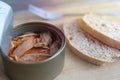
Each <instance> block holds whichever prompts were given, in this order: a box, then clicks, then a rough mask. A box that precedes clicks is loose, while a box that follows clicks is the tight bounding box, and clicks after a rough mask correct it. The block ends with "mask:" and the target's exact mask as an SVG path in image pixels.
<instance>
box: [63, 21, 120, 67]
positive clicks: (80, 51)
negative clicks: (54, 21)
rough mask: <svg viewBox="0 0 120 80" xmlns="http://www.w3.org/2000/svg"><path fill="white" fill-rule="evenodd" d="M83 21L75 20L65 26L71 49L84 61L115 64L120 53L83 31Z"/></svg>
mask: <svg viewBox="0 0 120 80" xmlns="http://www.w3.org/2000/svg"><path fill="white" fill-rule="evenodd" d="M80 24H81V19H77V20H74V21H72V22H70V23H67V24H65V25H64V26H63V31H64V34H65V36H66V38H67V42H68V46H69V47H70V49H71V50H72V51H73V53H75V54H76V55H78V56H79V57H81V58H82V59H84V60H86V61H88V62H91V63H94V64H97V65H101V64H103V63H109V62H114V61H115V58H116V57H119V56H120V51H119V50H117V49H114V48H111V47H109V46H107V45H105V44H102V43H101V42H99V41H97V40H96V39H94V38H93V37H91V36H90V35H88V34H87V33H86V32H84V31H83V30H82V29H80V27H81V26H80Z"/></svg>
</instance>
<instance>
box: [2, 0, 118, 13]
mask: <svg viewBox="0 0 120 80" xmlns="http://www.w3.org/2000/svg"><path fill="white" fill-rule="evenodd" d="M1 1H4V2H6V3H8V4H9V5H11V6H12V7H13V10H14V11H21V10H26V9H27V8H28V5H29V4H34V5H36V6H38V7H41V8H47V7H49V8H52V7H58V6H60V5H67V4H70V3H74V2H76V1H78V2H79V3H77V4H76V5H85V4H87V3H89V4H95V3H104V2H110V1H119V0H1Z"/></svg>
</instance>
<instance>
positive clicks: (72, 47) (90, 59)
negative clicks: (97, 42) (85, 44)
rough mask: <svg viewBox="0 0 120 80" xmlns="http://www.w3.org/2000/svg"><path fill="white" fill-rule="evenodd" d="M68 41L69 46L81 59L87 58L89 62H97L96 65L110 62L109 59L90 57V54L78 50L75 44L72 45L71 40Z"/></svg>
mask: <svg viewBox="0 0 120 80" xmlns="http://www.w3.org/2000/svg"><path fill="white" fill-rule="evenodd" d="M67 43H68V46H69V48H70V49H71V50H72V52H73V53H74V54H75V55H77V56H79V57H80V58H81V59H83V60H85V61H87V62H90V63H92V64H95V65H102V64H104V63H110V62H109V61H102V60H98V59H95V58H93V57H90V56H88V55H86V54H84V53H82V52H80V50H77V49H76V48H74V46H72V45H71V44H70V41H69V40H67Z"/></svg>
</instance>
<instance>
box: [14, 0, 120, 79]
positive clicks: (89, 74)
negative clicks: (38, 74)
mask: <svg viewBox="0 0 120 80" xmlns="http://www.w3.org/2000/svg"><path fill="white" fill-rule="evenodd" d="M92 1H93V0H92ZM87 4H88V3H87ZM87 4H86V5H85V6H81V5H79V4H78V2H76V3H71V4H68V5H61V6H59V7H53V8H46V9H47V10H49V11H53V12H73V11H77V12H78V11H82V10H83V11H87V12H88V11H89V12H92V11H94V10H108V9H116V10H120V2H112V3H104V4H99V3H97V4H94V5H90V4H88V5H87ZM104 17H105V18H108V19H110V20H111V21H116V22H120V16H104ZM75 18H78V16H64V17H61V18H59V19H56V20H51V21H49V20H42V19H41V18H40V17H38V16H36V15H34V14H32V13H30V12H27V11H22V12H17V13H15V16H14V26H15V25H18V24H21V23H25V22H31V21H43V22H48V23H51V24H54V25H57V26H58V27H61V24H65V23H67V22H69V21H71V20H73V19H75ZM119 61H120V60H118V61H117V62H115V63H111V64H105V65H102V66H95V65H93V64H90V63H88V62H85V61H84V60H81V59H80V58H79V57H77V56H76V55H74V54H73V52H71V50H70V49H69V48H68V47H67V46H66V52H65V66H64V69H63V71H62V72H61V74H60V75H59V76H58V77H56V78H55V80H120V69H119V68H120V63H119Z"/></svg>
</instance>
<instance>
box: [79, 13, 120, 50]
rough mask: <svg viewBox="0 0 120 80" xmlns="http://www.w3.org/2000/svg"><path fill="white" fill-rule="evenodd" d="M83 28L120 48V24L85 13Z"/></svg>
mask: <svg viewBox="0 0 120 80" xmlns="http://www.w3.org/2000/svg"><path fill="white" fill-rule="evenodd" d="M81 28H82V29H83V30H84V31H86V32H88V33H89V34H90V35H92V36H93V37H95V38H96V39H98V40H100V41H101V42H103V43H105V44H107V45H109V46H111V47H114V48H117V49H120V25H119V24H116V23H112V22H110V21H108V20H105V19H103V18H102V17H100V16H96V15H85V16H84V17H83V18H82V23H81Z"/></svg>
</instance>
